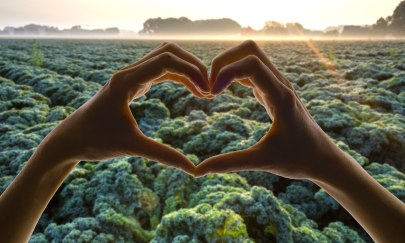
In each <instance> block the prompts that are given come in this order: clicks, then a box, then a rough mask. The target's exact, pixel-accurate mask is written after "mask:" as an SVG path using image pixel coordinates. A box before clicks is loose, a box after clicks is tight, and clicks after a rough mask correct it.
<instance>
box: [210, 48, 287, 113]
mask: <svg viewBox="0 0 405 243" xmlns="http://www.w3.org/2000/svg"><path fill="white" fill-rule="evenodd" d="M246 78H248V79H250V81H251V82H252V83H253V84H254V86H255V88H257V89H258V90H260V92H262V93H263V95H264V96H266V100H267V99H268V100H269V101H270V103H271V104H273V105H274V106H277V105H280V106H281V105H283V103H285V102H286V101H287V100H286V98H291V95H292V91H291V90H290V89H288V88H287V87H285V85H283V84H282V83H280V81H279V80H278V79H277V78H276V77H275V76H274V74H273V73H272V72H271V71H270V70H269V69H268V68H267V67H266V66H265V65H264V64H263V63H262V62H261V60H260V59H258V58H257V57H256V56H253V55H251V56H247V57H245V58H243V59H241V60H239V61H237V62H234V63H232V64H229V65H227V66H225V67H223V68H222V69H221V70H220V71H219V72H218V75H217V78H216V80H215V83H214V86H213V87H212V91H211V92H212V93H213V94H218V93H220V92H222V91H223V90H224V89H225V88H227V87H228V86H229V85H230V83H231V82H232V81H233V80H235V79H246Z"/></svg>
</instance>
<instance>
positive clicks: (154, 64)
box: [111, 52, 208, 100]
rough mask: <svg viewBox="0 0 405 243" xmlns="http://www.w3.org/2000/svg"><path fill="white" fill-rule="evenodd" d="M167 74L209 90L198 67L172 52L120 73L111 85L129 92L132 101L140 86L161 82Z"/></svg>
mask: <svg viewBox="0 0 405 243" xmlns="http://www.w3.org/2000/svg"><path fill="white" fill-rule="evenodd" d="M167 73H173V74H176V75H181V76H183V77H184V78H186V79H187V80H189V81H190V82H191V83H193V84H194V85H196V86H198V87H200V89H202V90H204V89H208V84H207V83H206V82H205V81H204V79H205V78H204V76H203V74H201V72H200V70H199V69H198V67H196V66H195V65H193V64H191V63H188V62H187V61H185V60H183V59H181V58H179V57H177V56H176V55H174V54H173V53H170V52H164V53H162V54H159V55H157V56H155V57H152V58H150V59H148V60H147V61H145V62H143V63H141V64H139V65H137V66H134V67H132V68H129V69H125V70H122V71H119V72H118V73H116V74H115V75H114V76H115V79H116V80H112V82H111V83H112V84H111V85H112V86H113V85H115V86H116V87H118V89H119V90H123V91H124V92H129V93H128V94H129V96H130V97H128V99H129V100H132V97H133V96H134V94H135V93H136V92H137V91H138V89H139V86H140V85H141V86H142V85H143V86H145V85H147V84H148V83H149V82H151V81H153V80H159V78H160V77H162V76H164V75H165V74H167ZM180 82H181V80H180Z"/></svg>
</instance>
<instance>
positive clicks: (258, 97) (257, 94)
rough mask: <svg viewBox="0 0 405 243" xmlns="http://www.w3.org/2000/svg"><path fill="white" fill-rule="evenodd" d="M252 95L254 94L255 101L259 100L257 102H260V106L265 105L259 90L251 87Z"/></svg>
mask: <svg viewBox="0 0 405 243" xmlns="http://www.w3.org/2000/svg"><path fill="white" fill-rule="evenodd" d="M253 95H254V96H255V98H256V99H257V101H259V103H260V104H261V105H262V106H265V104H264V100H263V97H262V95H261V94H260V92H259V91H258V90H257V89H256V88H253Z"/></svg>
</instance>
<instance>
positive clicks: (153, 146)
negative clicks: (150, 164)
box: [133, 135, 195, 176]
mask: <svg viewBox="0 0 405 243" xmlns="http://www.w3.org/2000/svg"><path fill="white" fill-rule="evenodd" d="M134 146H135V148H133V155H136V156H142V157H144V158H147V159H149V160H154V161H158V162H160V163H163V164H166V165H168V166H172V167H176V168H178V169H181V170H183V171H184V172H186V173H188V174H190V175H192V176H194V171H195V166H194V164H193V162H191V161H190V160H189V159H188V158H187V157H186V156H184V155H183V154H182V153H181V152H179V151H177V150H176V149H174V148H172V147H170V146H169V145H166V144H162V143H159V142H157V141H155V140H153V139H151V138H148V137H146V136H145V135H142V136H140V137H138V142H137V143H136V145H134Z"/></svg>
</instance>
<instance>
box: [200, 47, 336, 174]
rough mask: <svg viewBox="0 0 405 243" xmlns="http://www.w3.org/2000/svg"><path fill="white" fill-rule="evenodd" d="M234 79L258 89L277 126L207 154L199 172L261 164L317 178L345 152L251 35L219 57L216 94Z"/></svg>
mask: <svg viewBox="0 0 405 243" xmlns="http://www.w3.org/2000/svg"><path fill="white" fill-rule="evenodd" d="M234 80H236V81H239V82H240V83H241V84H243V85H245V86H248V87H251V88H252V89H253V93H254V95H255V97H256V98H257V100H258V101H259V102H260V103H261V104H262V105H263V106H264V107H265V108H266V111H267V113H268V114H269V116H270V117H271V119H272V121H273V123H272V126H271V129H270V130H269V131H268V132H267V134H266V135H265V136H264V137H263V138H262V139H261V140H260V141H258V143H257V144H255V145H253V146H252V147H250V148H247V149H244V150H240V151H235V152H230V153H226V154H221V155H217V156H214V157H211V158H208V159H206V160H205V161H203V162H202V163H200V164H199V165H198V166H197V168H196V175H197V176H202V175H205V174H208V173H217V172H231V171H232V172H233V171H242V170H260V171H267V172H271V173H274V174H277V175H280V176H283V177H287V178H294V179H303V178H306V179H314V178H317V177H318V176H321V175H322V169H323V168H325V167H328V159H329V158H331V157H334V156H335V155H336V153H342V151H341V150H340V149H339V148H338V147H337V146H336V145H335V144H334V143H333V142H332V140H331V139H330V138H329V137H328V136H327V135H326V134H325V133H324V132H323V131H322V129H321V128H320V127H319V126H318V124H317V123H316V122H315V121H314V119H313V118H312V117H311V115H310V114H309V112H308V111H307V109H306V108H305V106H304V105H303V104H302V102H301V101H300V99H299V97H298V95H297V93H296V92H295V90H294V88H293V86H292V85H291V83H290V82H289V81H288V80H287V79H286V78H285V77H283V75H282V74H281V73H280V72H279V71H278V70H277V69H276V68H275V67H274V65H273V64H272V63H271V61H270V60H269V59H268V58H267V56H266V54H265V53H264V52H263V51H262V50H261V49H260V48H259V47H258V46H257V44H256V43H255V42H253V41H245V42H244V43H242V44H241V45H239V46H236V47H234V48H231V49H229V50H227V51H225V52H224V53H222V54H220V55H219V56H217V57H216V58H215V59H214V60H213V62H212V70H211V76H210V85H211V93H212V94H214V95H216V94H219V93H221V92H222V91H223V90H224V89H226V88H227V87H228V86H229V85H230V84H231V82H232V81H234Z"/></svg>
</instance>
